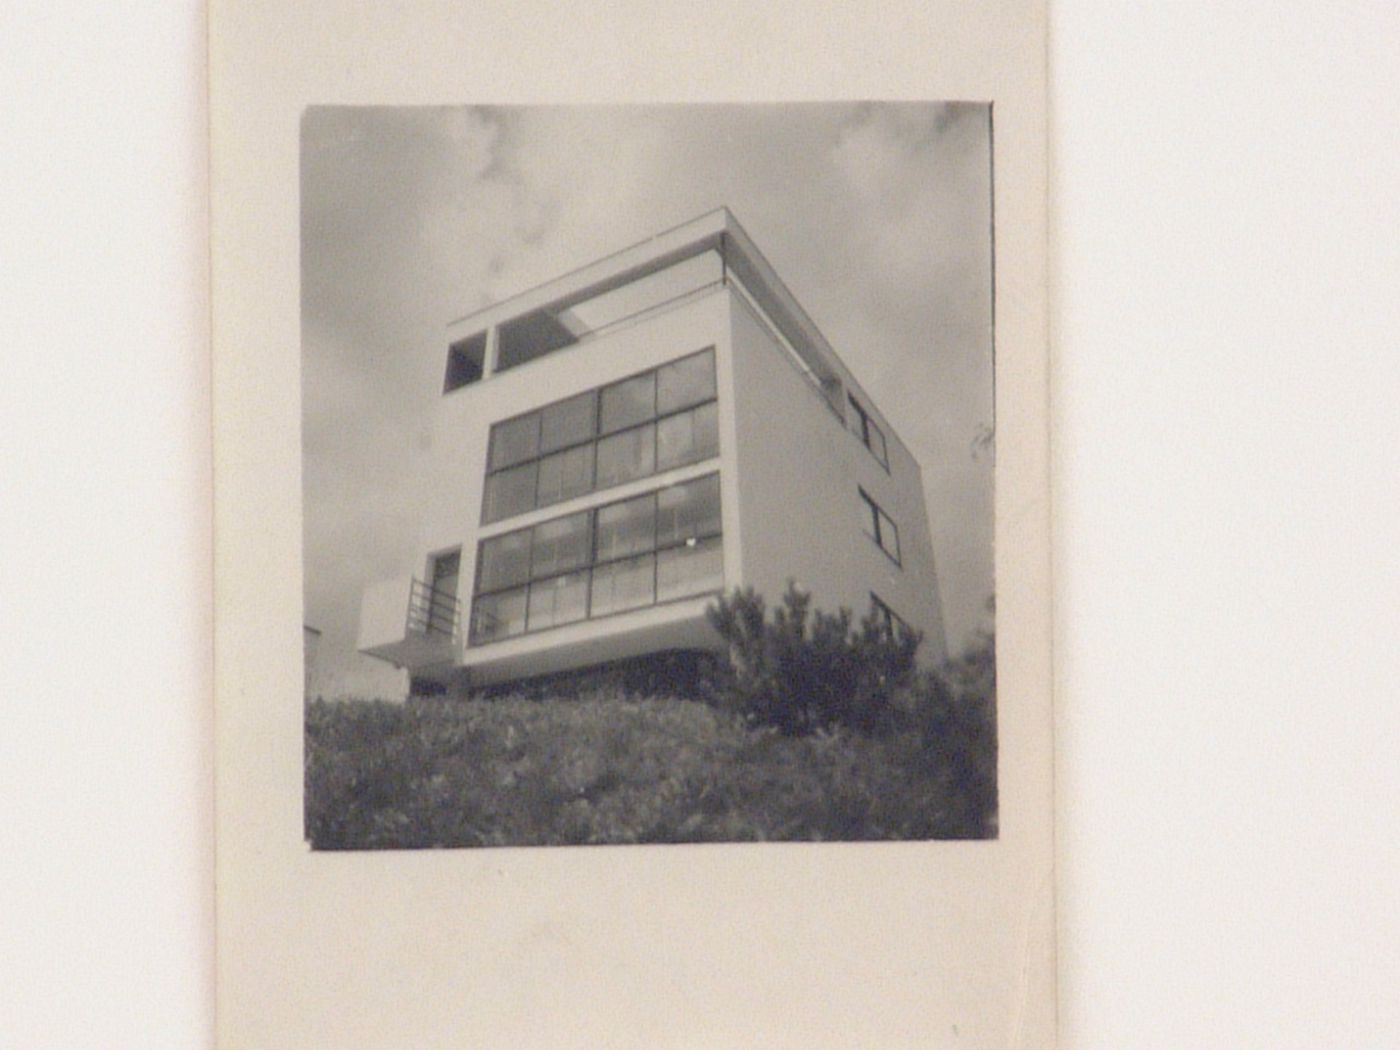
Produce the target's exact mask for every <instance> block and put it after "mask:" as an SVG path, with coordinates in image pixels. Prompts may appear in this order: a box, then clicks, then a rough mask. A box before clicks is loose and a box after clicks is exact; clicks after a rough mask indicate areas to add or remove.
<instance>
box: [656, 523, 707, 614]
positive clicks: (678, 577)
mask: <svg viewBox="0 0 1400 1050" xmlns="http://www.w3.org/2000/svg"><path fill="white" fill-rule="evenodd" d="M723 588H724V556H723V550H722V547H721V541H720V540H719V538H718V537H716V538H715V539H709V540H691V541H690V543H689V544H688V545H687V546H684V547H672V548H671V549H670V550H664V551H660V552H658V553H657V555H656V600H657V601H659V602H664V601H666V600H668V599H670V598H684V597H685V596H687V595H690V594H704V593H706V592H708V591H718V590H723Z"/></svg>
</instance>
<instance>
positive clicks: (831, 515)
mask: <svg viewBox="0 0 1400 1050" xmlns="http://www.w3.org/2000/svg"><path fill="white" fill-rule="evenodd" d="M732 317H733V337H732V345H733V354H732V360H733V386H732V400H733V405H734V415H735V426H736V431H737V442H736V447H737V454H738V455H737V465H736V466H737V469H736V471H735V476H736V479H737V495H738V500H737V511H738V514H739V518H740V529H741V533H742V537H743V546H742V553H741V554H740V564H739V574H740V576H741V577H742V579H743V580H744V582H745V583H748V584H751V585H752V586H753V587H754V588H755V589H756V590H758V591H759V592H760V593H761V594H762V595H763V596H764V598H765V599H767V601H768V603H769V604H770V605H773V604H775V603H776V602H777V601H778V600H779V599H780V598H781V596H782V594H783V592H784V591H785V590H786V589H787V583H788V580H789V579H794V580H796V582H797V583H798V584H799V585H800V586H802V587H803V588H805V589H806V590H808V591H810V592H811V594H812V597H813V604H814V605H815V606H816V607H818V608H825V609H829V610H835V609H837V608H840V607H843V606H844V607H846V608H848V609H850V610H851V611H852V613H854V614H855V617H856V619H859V618H860V617H861V616H863V615H864V614H865V613H866V612H867V611H868V610H869V608H870V594H871V592H872V591H873V592H874V593H875V594H877V595H879V597H880V598H881V600H883V601H884V602H885V603H886V604H887V605H889V606H890V608H892V609H893V610H894V611H895V612H896V613H897V614H898V615H899V616H901V617H902V618H903V619H904V620H905V621H906V622H908V623H909V624H910V626H912V627H915V628H917V629H919V630H922V631H923V632H924V634H925V642H924V646H923V647H922V648H921V650H920V657H921V660H922V662H924V663H933V662H936V661H937V660H938V659H940V658H941V657H942V655H943V650H944V641H943V627H942V618H941V612H940V608H939V602H938V593H937V579H936V574H935V572H934V566H933V549H932V543H931V541H930V538H929V528H928V516H927V511H926V509H925V506H924V494H923V484H922V480H921V478H920V473H919V469H918V465H917V464H916V463H915V461H914V458H913V457H912V456H911V455H910V454H909V452H908V451H907V450H906V449H905V448H904V447H903V446H902V445H901V444H900V443H899V442H898V441H897V440H896V438H895V437H894V435H893V433H892V432H891V431H889V430H888V429H887V428H886V439H887V443H888V458H889V461H890V470H889V472H888V473H887V472H886V471H885V469H884V468H883V467H882V466H881V465H880V464H879V462H878V461H877V460H876V459H875V458H874V456H872V455H871V453H870V451H869V450H868V449H867V448H866V447H865V446H864V445H863V444H862V443H861V441H860V440H859V439H858V438H857V437H856V435H855V434H854V433H852V432H851V431H850V430H848V429H847V428H846V427H844V426H843V425H842V422H841V420H840V419H838V418H837V416H836V415H835V414H834V413H833V412H832V411H831V409H830V407H829V406H828V405H827V403H826V401H825V399H824V398H823V397H822V395H821V394H820V393H819V392H818V391H817V390H816V388H815V387H814V386H813V385H812V384H811V383H810V382H809V381H808V380H807V379H806V378H805V377H804V376H803V375H802V373H801V372H800V370H799V368H798V366H797V365H796V363H795V362H793V361H792V360H791V358H790V355H789V354H788V353H787V351H786V350H784V349H783V348H782V347H781V345H780V344H779V343H778V342H776V341H775V340H774V338H773V337H772V336H771V335H770V333H769V332H768V331H766V330H765V328H764V327H763V326H761V325H760V323H759V322H758V321H757V320H756V319H755V316H754V314H753V312H752V311H751V308H750V307H749V306H748V305H747V304H744V303H741V302H739V301H738V300H737V298H736V302H735V306H734V309H733V311H732ZM726 392H728V391H722V392H721V397H723V396H724V394H725V393H726ZM854 392H855V393H856V396H857V397H858V398H862V393H861V392H860V391H859V390H855V391H854ZM862 403H863V404H865V405H866V406H867V407H868V408H872V409H873V406H872V405H870V403H869V399H868V398H862ZM859 488H864V489H865V490H866V492H868V493H869V494H870V495H871V496H872V497H873V498H874V499H875V500H876V501H877V502H878V503H879V504H880V505H881V507H882V508H884V510H885V511H886V512H887V513H888V514H889V515H890V517H891V518H892V519H893V520H894V522H895V523H896V525H897V526H898V528H899V541H900V553H901V558H900V561H901V564H899V565H896V564H895V563H894V562H893V561H892V560H891V559H890V558H889V557H888V556H887V555H886V554H885V553H884V551H882V550H881V549H880V547H878V546H877V545H876V544H875V542H874V541H873V540H871V539H870V538H869V537H868V536H866V535H865V532H864V531H863V525H864V520H865V519H864V513H865V510H864V504H863V503H862V501H861V499H860V496H859V491H858V490H859Z"/></svg>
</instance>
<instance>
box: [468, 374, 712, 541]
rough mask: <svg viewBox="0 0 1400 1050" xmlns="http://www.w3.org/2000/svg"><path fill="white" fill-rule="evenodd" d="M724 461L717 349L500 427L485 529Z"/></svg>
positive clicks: (489, 468)
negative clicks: (641, 480)
mask: <svg viewBox="0 0 1400 1050" xmlns="http://www.w3.org/2000/svg"><path fill="white" fill-rule="evenodd" d="M718 454H719V411H718V408H717V404H716V401H715V353H714V350H713V349H711V350H702V351H701V352H700V353H698V354H691V355H689V356H687V357H682V358H680V359H679V360H676V361H671V362H669V363H668V364H665V365H662V366H661V367H660V368H654V369H652V370H651V371H649V372H643V373H642V374H641V375H635V376H629V377H628V378H627V379H623V380H620V381H619V382H616V383H610V384H608V385H607V386H602V387H598V388H597V389H596V390H589V391H586V392H584V393H582V394H577V395H575V396H574V397H571V398H568V399H567V400H564V401H558V402H555V403H554V404H552V405H546V406H545V407H544V408H541V409H538V410H536V411H534V412H528V413H526V414H525V415H523V416H516V417H515V418H514V419H507V420H505V421H503V422H501V423H497V424H496V425H495V426H493V427H492V428H491V445H490V451H489V453H488V454H487V460H486V488H485V493H484V497H483V500H482V509H481V520H482V522H483V524H489V523H491V522H495V521H503V520H504V519H506V518H510V517H514V516H515V515H517V514H524V513H526V512H527V511H531V510H534V509H536V508H537V507H548V506H552V505H553V504H555V503H562V502H564V501H565V500H568V499H573V498H574V497H575V496H582V495H584V494H586V493H589V492H597V491H600V490H602V489H608V488H612V487H614V486H616V485H622V484H625V483H626V482H629V481H635V480H637V479H638V478H645V477H650V476H651V475H653V474H656V473H658V472H660V471H663V470H671V469H673V468H675V467H681V466H685V465H687V464H690V463H699V462H700V461H701V460H706V459H711V458H713V457H714V456H716V455H718Z"/></svg>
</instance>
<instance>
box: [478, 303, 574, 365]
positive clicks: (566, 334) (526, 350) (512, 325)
mask: <svg viewBox="0 0 1400 1050" xmlns="http://www.w3.org/2000/svg"><path fill="white" fill-rule="evenodd" d="M498 338H499V339H500V346H499V347H498V348H497V351H496V355H497V356H496V371H497V372H505V371H507V370H508V369H511V368H515V367H516V366H518V365H523V364H527V363H528V362H530V361H533V360H535V359H536V358H539V357H544V356H545V355H546V354H552V353H554V351H556V350H563V349H564V348H565V347H566V346H573V345H574V344H575V343H577V342H578V336H577V335H575V334H574V333H573V332H571V331H569V329H568V327H567V326H566V325H565V324H564V323H563V322H562V321H560V320H559V318H557V317H555V316H554V315H553V314H552V313H550V312H549V311H548V310H536V311H535V312H534V313H532V314H526V315H525V316H524V317H519V318H517V319H516V320H514V321H509V322H507V323H506V324H503V325H501V327H500V329H499V336H498Z"/></svg>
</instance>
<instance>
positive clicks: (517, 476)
mask: <svg viewBox="0 0 1400 1050" xmlns="http://www.w3.org/2000/svg"><path fill="white" fill-rule="evenodd" d="M537 465H538V464H536V463H526V464H525V465H524V466H520V467H511V468H510V469H509V470H503V471H501V472H500V473H498V474H489V475H487V478H486V499H485V506H484V507H483V508H482V520H483V521H487V522H492V521H500V520H501V519H502V518H509V517H510V516H511V515H513V514H523V513H524V512H525V511H527V510H534V509H535V468H536V466H537Z"/></svg>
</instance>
